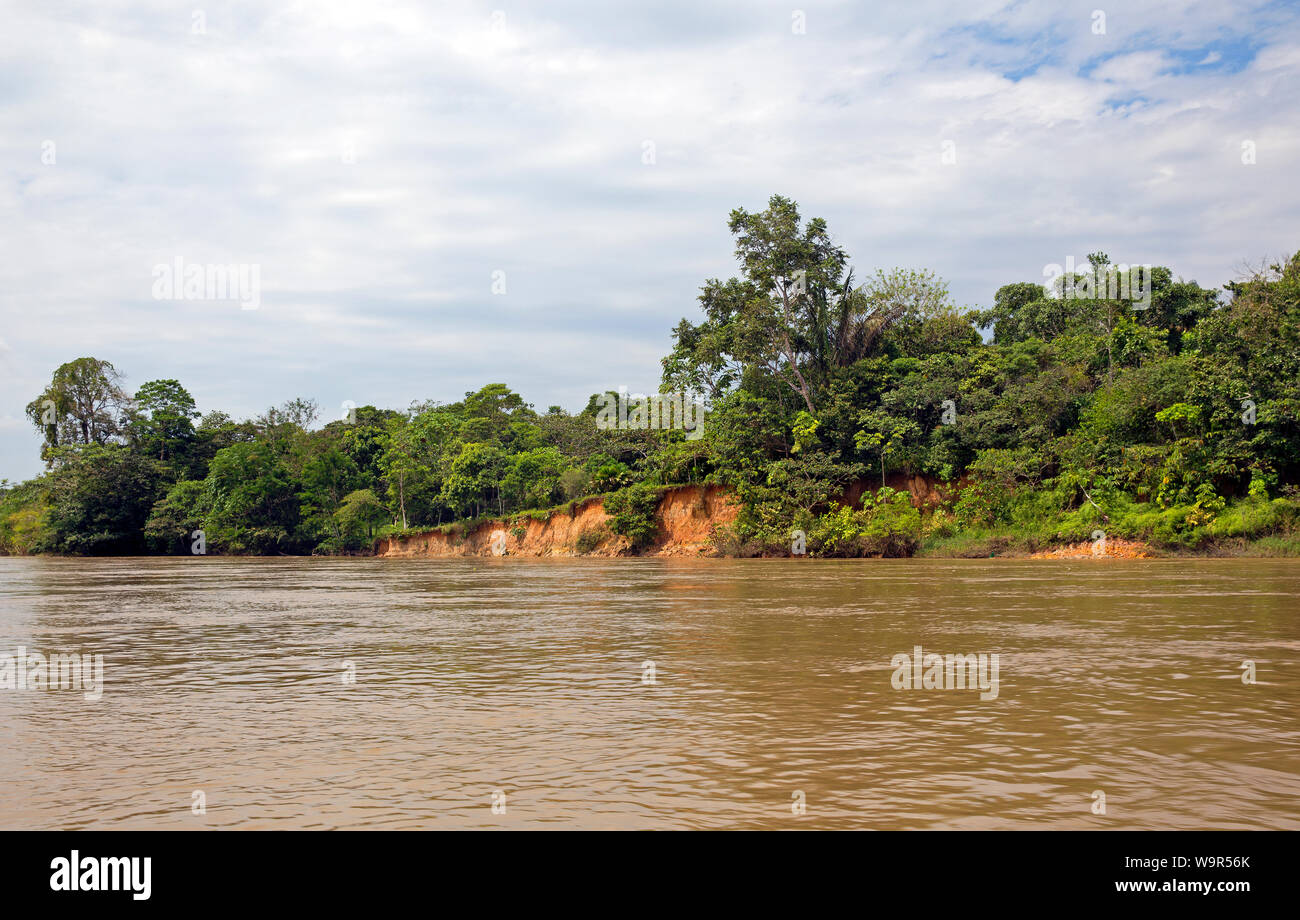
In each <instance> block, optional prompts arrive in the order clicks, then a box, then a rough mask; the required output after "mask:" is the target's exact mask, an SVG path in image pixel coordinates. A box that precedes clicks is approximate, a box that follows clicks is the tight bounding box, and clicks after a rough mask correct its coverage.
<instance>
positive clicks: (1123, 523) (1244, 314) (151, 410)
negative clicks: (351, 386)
mask: <svg viewBox="0 0 1300 920" xmlns="http://www.w3.org/2000/svg"><path fill="white" fill-rule="evenodd" d="M728 227H729V229H730V231H731V233H732V236H733V239H734V242H735V254H736V258H737V265H738V269H737V273H736V275H735V276H734V277H731V278H728V279H726V280H719V279H709V280H706V281H705V282H704V284H703V285H702V287H701V290H700V295H699V306H700V308H701V315H700V316H698V317H697V318H696V319H695V320H691V319H685V318H684V319H682V321H681V322H680V323H679V324H678V325H677V327H676V328H675V329H674V330H673V345H672V350H671V352H670V354H668V355H667V356H666V357H665V358H664V360H663V379H662V390H664V391H666V390H669V389H674V390H682V391H687V392H690V393H691V394H699V395H700V396H701V397H702V398H703V399H704V400H705V401H706V402H707V409H708V413H707V418H706V424H705V425H704V431H703V437H700V438H691V439H687V438H685V437H684V435H683V432H681V431H673V430H655V429H631V430H626V429H617V428H614V429H608V428H603V427H600V426H598V425H597V424H596V417H597V412H598V409H599V407H600V406H601V405H602V402H603V401H602V399H601V396H602V394H594V395H593V396H592V398H591V399H590V400H589V401H588V405H587V406H586V408H584V409H583V410H582V411H581V412H578V413H577V414H569V413H567V412H565V411H564V410H563V409H561V408H559V407H551V408H550V409H549V410H548V411H547V412H546V413H545V414H544V415H539V414H538V413H537V412H535V411H534V410H533V408H532V406H531V405H529V404H528V403H527V402H526V401H525V400H524V398H523V397H522V396H521V395H520V394H518V393H515V392H514V391H512V390H511V389H510V388H509V387H508V386H507V385H506V384H504V383H489V384H488V385H486V386H484V387H483V388H481V389H479V390H477V391H474V392H467V393H465V394H464V398H463V399H461V400H459V401H457V402H453V403H449V404H442V403H436V402H431V401H429V402H423V403H416V404H413V405H411V407H410V408H409V409H407V410H406V411H396V410H390V409H378V408H375V407H373V406H363V407H360V408H358V409H357V410H356V411H355V413H354V414H350V415H349V417H348V418H346V419H341V420H334V421H329V422H328V423H327V424H324V425H323V426H321V427H315V426H316V417H317V415H318V412H317V407H316V406H315V404H314V403H313V402H311V401H310V400H304V399H296V400H291V401H289V402H287V403H284V404H283V405H281V406H279V407H275V408H271V409H268V410H267V412H266V413H265V414H264V415H262V416H260V417H258V418H255V419H246V420H235V419H233V418H231V417H230V416H228V415H225V414H224V413H221V412H219V411H209V412H208V413H207V414H206V415H203V416H201V417H200V415H199V413H198V409H197V407H196V405H195V401H194V399H193V397H191V395H190V394H189V393H188V392H187V391H186V390H185V388H184V387H183V386H182V385H181V384H180V382H179V381H176V380H170V379H165V380H154V381H149V382H146V383H145V384H143V385H142V386H140V387H139V389H137V390H136V392H135V396H134V398H133V399H131V398H128V397H127V395H126V392H125V390H124V389H123V387H122V385H121V377H120V375H119V373H118V371H117V370H116V368H114V366H113V365H112V364H111V363H109V362H108V361H104V360H102V359H97V358H91V357H83V358H77V359H75V360H73V361H69V362H68V363H66V364H63V365H61V366H60V367H59V368H57V369H56V370H55V371H54V373H53V375H52V377H51V380H50V382H49V384H48V385H46V386H45V387H44V388H43V389H42V390H41V392H40V393H39V394H37V395H36V398H35V399H34V400H33V401H32V402H31V403H29V404H28V406H27V415H28V417H29V418H30V420H31V421H32V423H33V424H34V425H36V426H37V428H38V429H39V430H40V431H41V432H42V434H43V435H44V438H45V443H44V445H43V447H42V457H43V459H45V461H46V463H47V465H48V467H49V469H48V471H47V472H46V473H45V474H44V475H42V476H41V477H39V478H38V479H36V480H33V481H32V482H30V483H24V484H21V485H19V486H8V485H0V552H6V553H26V552H41V551H56V552H138V551H141V550H143V549H149V550H152V551H155V552H187V551H188V546H189V540H190V535H191V534H192V533H193V531H194V530H203V531H204V532H205V534H206V536H207V544H208V546H209V547H210V551H212V552H260V553H305V552H311V551H313V550H314V551H318V552H356V551H361V550H363V549H364V548H365V546H366V545H368V544H369V542H370V541H371V540H372V539H373V537H374V536H375V535H376V534H378V533H379V532H381V531H387V530H399V531H400V530H409V529H413V528H434V527H444V526H447V525H449V524H450V523H452V522H457V521H459V522H461V525H464V523H465V522H466V521H468V520H482V519H485V516H489V515H490V516H492V517H494V518H503V519H506V520H515V521H522V520H523V519H525V518H527V517H536V516H538V515H542V516H544V515H545V514H546V511H545V510H544V509H546V508H553V507H556V506H558V505H560V504H562V503H564V502H569V503H573V502H575V501H576V500H577V499H579V498H581V497H583V496H586V495H588V494H592V493H595V494H604V495H605V496H606V509H607V511H608V512H609V514H610V525H609V527H610V530H611V531H612V532H613V533H615V534H618V535H621V536H624V537H627V538H628V539H629V540H630V541H631V542H632V543H633V544H634V545H635V546H637V547H644V546H646V545H648V544H649V543H651V542H652V541H653V540H654V538H655V535H656V525H655V506H656V505H657V501H658V497H659V490H660V489H661V488H662V487H663V485H664V484H666V483H693V484H700V485H712V484H717V485H721V486H723V487H725V488H727V489H728V490H729V491H730V493H731V494H732V496H733V498H734V499H735V500H736V501H737V502H738V503H739V506H740V507H739V513H738V515H737V517H736V520H735V522H734V523H733V524H731V525H729V526H727V527H725V528H721V529H720V530H719V531H718V534H717V539H716V541H715V542H716V544H717V545H718V546H719V547H720V548H721V549H722V550H724V551H726V552H731V553H734V554H737V555H756V554H777V553H780V554H785V553H788V552H789V551H790V539H791V532H792V531H793V530H795V529H801V530H804V531H805V532H806V533H807V534H808V539H809V545H810V547H811V548H812V550H813V551H814V552H816V553H820V554H822V555H830V554H840V555H902V554H907V553H910V552H913V551H915V550H916V549H917V546H918V545H921V546H923V548H924V549H925V551H927V552H929V551H934V552H949V553H952V554H958V555H963V554H987V553H988V552H1001V551H1008V550H1016V551H1030V550H1032V549H1033V548H1035V547H1043V546H1050V545H1052V544H1054V543H1060V542H1068V541H1078V540H1084V539H1088V537H1089V535H1090V534H1091V532H1092V531H1093V530H1095V529H1103V530H1105V531H1106V532H1107V533H1108V534H1115V535H1116V536H1127V537H1131V538H1133V539H1140V540H1146V541H1150V542H1152V543H1153V544H1155V545H1157V546H1160V547H1164V548H1169V549H1178V550H1194V551H1198V552H1209V551H1213V550H1214V548H1215V547H1220V546H1228V545H1232V546H1237V545H1238V544H1239V543H1240V542H1241V541H1250V540H1270V541H1274V542H1272V543H1270V544H1268V545H1274V546H1278V547H1280V548H1282V549H1286V548H1287V547H1289V546H1290V545H1291V544H1290V543H1289V542H1288V541H1289V540H1290V539H1291V529H1292V528H1293V526H1294V515H1293V511H1294V502H1295V496H1296V494H1297V490H1298V489H1300V254H1297V256H1295V257H1292V258H1291V259H1288V260H1287V261H1285V262H1282V263H1278V264H1274V265H1270V266H1267V267H1266V268H1262V269H1261V270H1260V271H1258V272H1256V273H1254V274H1253V275H1252V276H1250V277H1248V278H1245V279H1242V280H1240V281H1236V282H1233V283H1230V284H1228V285H1226V286H1225V288H1226V290H1225V291H1222V292H1220V291H1215V290H1213V289H1207V288H1202V287H1200V286H1199V285H1197V284H1196V283H1195V282H1192V281H1183V280H1178V279H1176V277H1175V275H1174V273H1173V272H1172V271H1171V270H1170V269H1169V268H1166V267H1163V266H1156V267H1155V268H1154V269H1152V270H1151V271H1149V272H1146V271H1145V270H1144V271H1143V272H1141V273H1138V272H1137V271H1136V270H1135V269H1126V268H1124V266H1122V265H1116V264H1112V263H1111V261H1110V259H1109V257H1107V256H1106V255H1105V254H1104V253H1101V252H1094V253H1092V254H1091V255H1090V256H1089V265H1088V268H1087V269H1086V270H1084V271H1080V272H1076V273H1074V274H1073V275H1070V276H1064V275H1063V276H1061V277H1059V278H1057V279H1055V280H1054V281H1053V282H1052V283H1051V284H1050V285H1048V286H1047V287H1044V286H1043V285H1040V284H1037V283H1033V282H1026V281H1021V282H1013V283H1010V284H1006V285H1003V286H1001V287H999V288H998V289H997V291H996V293H995V294H994V295H993V302H992V305H991V307H989V308H988V309H986V310H983V311H967V310H962V309H959V308H957V307H956V306H955V305H954V304H953V303H951V301H950V298H949V295H948V289H947V286H946V284H945V283H944V282H943V281H942V280H941V279H939V278H938V277H936V276H935V275H934V274H932V273H931V272H928V271H918V270H910V269H902V268H895V269H884V270H875V271H873V272H869V273H867V274H866V276H865V277H866V279H867V280H866V282H865V283H863V284H856V283H855V282H854V280H853V276H854V269H853V268H851V267H850V260H849V255H848V253H847V252H845V251H844V250H843V248H841V247H840V246H839V245H838V244H837V243H836V242H835V238H834V237H833V236H832V234H831V232H830V229H829V228H828V226H827V225H826V223H825V221H823V220H821V219H819V218H807V219H806V218H804V217H803V216H801V215H800V212H799V208H798V206H797V205H796V204H795V202H793V201H791V200H790V199H788V198H784V197H782V196H779V195H777V196H772V197H771V198H770V199H769V200H768V201H767V203H766V207H765V208H764V209H763V210H761V211H758V212H750V211H747V210H745V209H743V208H738V209H736V210H734V211H733V212H731V214H730V216H729V220H728ZM1139 282H1140V283H1139ZM1071 291H1074V292H1080V291H1081V292H1083V293H1084V294H1085V295H1086V296H1084V297H1082V298H1079V297H1074V296H1071ZM1129 294H1135V295H1136V294H1141V295H1144V296H1143V298H1142V302H1141V303H1136V302H1135V298H1133V297H1130V296H1129ZM981 331H983V332H985V333H988V332H991V340H989V341H985V339H984V337H983V336H982V335H981ZM949 401H951V403H949ZM945 405H948V406H951V407H955V411H953V412H951V413H947V412H945V410H944V407H945ZM890 474H893V475H894V476H895V477H898V478H896V479H895V480H894V482H895V483H897V482H898V481H899V479H901V478H902V477H918V478H919V481H920V482H921V483H922V484H924V485H925V487H926V488H927V489H931V490H933V494H931V495H930V497H929V499H928V500H927V502H928V504H927V507H926V508H925V509H924V510H922V509H916V508H913V507H912V503H911V501H910V499H909V497H908V494H907V493H904V492H902V491H899V492H895V491H893V490H892V489H889V488H886V485H887V483H888V482H889V481H890V479H889V477H890ZM917 481H918V480H917V479H916V478H913V479H911V480H909V482H910V483H911V485H912V486H914V485H915V483H916V482H917ZM935 505H937V507H934V506H935ZM537 509H543V510H537ZM517 526H519V525H517ZM454 529H456V530H457V531H458V532H460V531H463V529H464V527H463V526H461V527H459V528H454ZM596 539H597V538H596V537H594V536H593V537H587V535H585V534H584V535H583V536H582V537H580V538H579V540H580V541H589V540H596ZM1234 541H1236V542H1234ZM597 542H598V541H597ZM591 545H592V546H593V547H594V546H595V545H597V544H596V543H593V544H591ZM1288 551H1289V550H1288Z"/></svg>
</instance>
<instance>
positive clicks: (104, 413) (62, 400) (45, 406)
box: [27, 358, 129, 447]
mask: <svg viewBox="0 0 1300 920" xmlns="http://www.w3.org/2000/svg"><path fill="white" fill-rule="evenodd" d="M121 380H122V377H121V375H120V374H119V373H118V372H117V369H116V368H115V367H113V365H112V363H110V362H108V361H103V360H101V359H99V358H77V359H76V360H75V361H69V362H68V363H66V364H61V365H59V367H58V369H57V370H55V372H54V376H53V378H52V379H51V380H50V383H49V386H47V387H46V388H45V390H44V392H42V393H41V395H40V396H38V397H36V398H35V399H34V400H32V401H31V402H30V403H28V404H27V416H28V418H30V419H31V420H32V424H34V425H35V426H36V427H37V428H38V429H39V430H40V431H41V432H42V433H43V434H44V435H45V443H46V446H47V447H58V446H60V445H61V444H75V443H80V444H107V443H108V442H109V440H110V439H112V438H114V437H116V436H117V435H118V434H119V433H120V431H121V423H120V419H121V415H122V411H123V409H124V408H126V406H127V404H128V402H129V399H128V397H127V395H126V392H125V391H124V390H123V389H122V384H121Z"/></svg>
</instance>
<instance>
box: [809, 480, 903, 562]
mask: <svg viewBox="0 0 1300 920" xmlns="http://www.w3.org/2000/svg"><path fill="white" fill-rule="evenodd" d="M808 539H809V543H810V544H811V545H810V549H812V550H813V551H815V552H816V553H817V555H820V556H885V557H896V556H911V555H912V554H914V553H915V552H916V549H917V547H918V546H919V545H920V542H921V512H920V511H918V510H917V509H916V508H914V507H913V506H912V502H911V499H910V498H909V496H908V495H907V493H906V492H898V491H896V490H894V489H890V488H883V489H881V490H880V491H879V492H877V493H876V494H875V495H874V496H872V495H870V494H868V495H867V496H864V504H863V508H862V510H861V511H854V510H853V509H852V508H850V507H849V506H847V505H839V506H837V507H836V508H835V509H834V510H832V511H829V512H827V513H826V514H823V515H822V516H821V517H819V518H818V519H817V521H816V522H815V523H814V524H813V527H812V531H811V532H810V533H809V535H808Z"/></svg>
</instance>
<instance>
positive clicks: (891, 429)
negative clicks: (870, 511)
mask: <svg viewBox="0 0 1300 920" xmlns="http://www.w3.org/2000/svg"><path fill="white" fill-rule="evenodd" d="M858 422H859V424H860V425H861V426H862V427H861V428H860V429H859V431H858V433H857V435H856V436H855V440H856V442H857V445H858V448H859V449H860V450H869V451H872V452H874V453H875V454H876V455H877V456H879V457H880V485H881V487H882V488H883V487H884V485H885V463H886V461H887V460H888V459H889V457H891V456H893V454H895V453H897V451H898V450H899V449H900V448H901V447H902V446H903V443H904V442H905V441H906V439H907V438H909V437H914V436H915V435H917V434H919V433H920V428H919V427H918V426H917V424H916V422H914V421H912V420H911V419H909V418H899V417H898V416H891V415H889V414H888V413H887V412H881V411H880V410H877V409H869V410H866V411H864V412H863V413H862V415H861V416H860V417H859V419H858Z"/></svg>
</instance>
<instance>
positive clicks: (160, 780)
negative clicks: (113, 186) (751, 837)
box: [0, 558, 1300, 828]
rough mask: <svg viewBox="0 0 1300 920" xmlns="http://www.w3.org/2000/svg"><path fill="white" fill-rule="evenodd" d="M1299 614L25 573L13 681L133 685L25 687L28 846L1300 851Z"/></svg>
mask: <svg viewBox="0 0 1300 920" xmlns="http://www.w3.org/2000/svg"><path fill="white" fill-rule="evenodd" d="M1298 594H1300V564H1297V563H1294V562H1288V561H1280V560H1222V561H1218V560H1212V561H1200V560H1198V561H1194V562H1177V561H1138V562H1118V561H1110V560H1106V561H1093V560H1082V561H1074V562H1063V561H1054V560H1036V561H1007V560H986V561H985V560H981V561H954V562H949V561H907V560H899V561H846V562H828V561H812V560H789V561H783V560H738V561H730V560H671V559H626V560H581V559H580V560H564V561H547V560H515V559H502V560H479V559H474V560H383V559H337V560H332V559H221V558H190V559H112V560H81V559H4V558H0V654H9V655H13V654H14V650H15V648H16V647H17V646H18V645H25V646H27V647H28V648H29V649H31V650H34V651H40V652H44V653H51V652H63V651H67V652H79V653H86V654H102V655H103V656H104V661H105V687H104V693H103V698H102V699H100V700H98V701H97V702H90V701H87V700H85V699H84V698H83V696H82V694H80V693H74V692H71V691H66V690H46V691H41V690H26V691H19V690H0V827H5V828H14V827H24V828H25V827H55V828H83V827H96V828H123V827H162V828H214V827H241V828H335V827H346V828H357V827H375V828H379V827H384V828H421V827H424V828H455V827H588V828H607V827H612V828H633V827H753V828H791V827H835V828H937V827H944V828H985V827H992V828H999V827H1010V828H1029V827H1058V828H1102V827H1105V828H1204V827H1215V828H1298V827H1300V756H1297V753H1298V751H1300V733H1298V726H1297V712H1298V711H1300V679H1298V678H1297V665H1298V664H1300V610H1298V608H1300V605H1298V604H1297V595H1298ZM915 645H922V646H924V648H925V651H926V652H938V653H941V654H942V653H953V654H978V653H987V654H992V653H997V654H998V655H999V656H1000V675H999V676H1000V688H999V694H998V698H997V699H996V700H991V701H988V702H982V701H980V699H979V692H978V691H970V690H924V689H920V690H912V691H900V690H895V689H894V688H893V687H892V686H891V683H890V678H891V675H892V674H893V669H892V668H891V667H890V659H891V658H892V657H893V656H894V655H895V654H897V653H899V652H904V653H907V654H909V655H910V654H911V652H912V648H913V646H915ZM1248 659H1249V660H1252V661H1254V662H1255V663H1256V667H1257V680H1258V683H1256V684H1255V685H1253V686H1251V685H1246V684H1243V682H1242V679H1241V674H1242V671H1241V665H1242V662H1243V661H1245V660H1248ZM647 661H653V662H654V669H653V672H654V683H647V682H645V680H643V675H645V674H647V673H648V669H646V668H644V667H643V666H644V664H645V662H647ZM347 662H352V663H353V665H354V666H355V672H356V681H355V683H353V684H348V683H345V682H344V676H345V674H346V673H347V667H348V666H347V664H346V663H347ZM497 790H501V791H503V792H504V793H505V796H506V799H505V801H506V808H505V812H504V813H494V812H493V809H492V797H493V793H494V792H495V791H497ZM1095 790H1101V791H1103V792H1104V793H1105V795H1106V814H1105V815H1104V816H1101V815H1095V814H1093V813H1092V810H1091V809H1092V807H1093V803H1094V799H1093V797H1092V794H1093V792H1094V791H1095ZM196 791H202V792H203V794H204V797H205V800H206V808H207V812H206V814H203V815H197V814H194V813H193V812H192V808H191V805H192V802H193V798H192V796H193V793H194V792H196ZM800 792H802V793H803V796H804V800H805V801H806V809H807V811H806V814H805V815H803V816H797V815H795V814H794V813H793V812H794V810H795V809H793V808H792V804H793V803H797V798H796V795H797V793H800ZM498 810H499V809H498Z"/></svg>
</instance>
